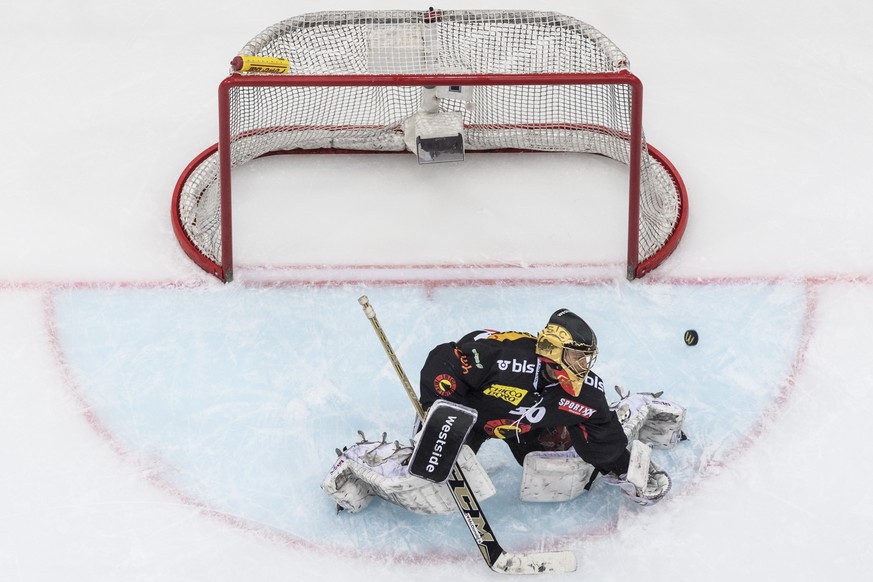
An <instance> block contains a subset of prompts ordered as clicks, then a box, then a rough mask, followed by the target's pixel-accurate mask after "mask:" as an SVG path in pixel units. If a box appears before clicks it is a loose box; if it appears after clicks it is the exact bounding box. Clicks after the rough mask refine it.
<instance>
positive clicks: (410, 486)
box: [321, 432, 496, 515]
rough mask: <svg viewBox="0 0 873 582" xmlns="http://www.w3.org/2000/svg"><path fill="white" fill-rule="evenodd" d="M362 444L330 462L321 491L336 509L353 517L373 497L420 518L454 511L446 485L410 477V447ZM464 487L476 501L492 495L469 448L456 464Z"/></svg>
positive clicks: (486, 475) (396, 444)
mask: <svg viewBox="0 0 873 582" xmlns="http://www.w3.org/2000/svg"><path fill="white" fill-rule="evenodd" d="M358 434H360V435H361V441H360V442H358V443H356V444H354V445H352V446H350V447H347V448H346V449H345V450H342V451H340V450H339V449H338V450H337V453H338V455H339V457H338V458H337V460H336V462H334V464H333V467H331V469H330V471H329V472H328V474H327V476H326V477H325V478H324V481H323V482H322V483H321V488H322V489H323V490H324V492H325V493H327V495H328V496H329V497H330V498H332V499H333V500H334V501H335V502H336V504H337V506H338V508H342V509H345V510H347V511H350V512H352V513H355V512H358V511H361V510H362V509H364V508H365V507H367V505H369V504H370V502H371V501H372V500H373V498H374V497H381V498H382V499H384V500H385V501H388V502H390V503H394V504H395V505H399V506H400V507H403V508H404V509H408V510H409V511H412V512H415V513H421V514H428V515H430V514H445V513H453V512H455V511H457V505H456V504H455V500H454V498H453V497H452V494H451V492H450V491H449V488H448V486H447V485H446V484H445V483H433V482H431V481H427V480H425V479H422V478H420V477H416V476H415V475H411V474H410V473H409V466H408V463H409V458H410V456H412V451H413V448H412V447H411V446H401V445H400V443H398V442H397V441H394V442H387V441H386V439H385V435H384V434H383V435H382V440H381V441H379V442H371V441H368V440H367V439H366V438H365V437H364V435H363V433H360V432H359V433H358ZM457 462H458V464H459V465H460V466H461V470H462V471H464V475H465V477H466V478H467V482H468V483H469V485H470V487H471V488H472V489H473V493H474V494H475V495H476V498H477V499H479V500H482V499H487V498H488V497H491V496H492V495H494V493H496V489H495V488H494V485H493V484H492V483H491V479H489V478H488V474H487V473H486V472H485V470H484V469H483V468H482V466H481V465H480V464H479V461H477V460H476V455H475V454H474V453H473V451H472V450H471V449H470V447H468V446H466V445H464V446H463V447H462V448H461V452H460V454H459V455H458V459H457Z"/></svg>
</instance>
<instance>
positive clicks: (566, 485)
mask: <svg viewBox="0 0 873 582" xmlns="http://www.w3.org/2000/svg"><path fill="white" fill-rule="evenodd" d="M523 467H524V472H523V473H522V478H521V491H520V493H519V497H521V500H522V501H535V502H557V501H569V500H571V499H575V498H577V497H579V495H581V494H582V493H584V492H585V486H586V485H587V484H588V481H589V480H590V479H591V474H592V473H593V472H594V467H593V466H591V465H589V464H588V463H586V462H585V461H583V460H582V459H581V458H579V455H577V454H576V451H574V450H569V451H535V452H533V453H528V454H527V455H525V457H524V465H523Z"/></svg>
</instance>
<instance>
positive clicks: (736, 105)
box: [0, 0, 873, 581]
mask: <svg viewBox="0 0 873 582" xmlns="http://www.w3.org/2000/svg"><path fill="white" fill-rule="evenodd" d="M396 7H397V6H396V5H395V4H391V3H387V2H382V1H379V2H376V1H368V2H365V3H361V2H339V3H335V4H332V5H330V6H329V7H328V6H324V5H322V4H318V3H314V2H295V3H294V5H293V6H289V5H288V4H287V3H281V2H272V1H267V2H263V3H261V4H259V5H258V7H257V10H254V9H242V8H240V5H239V4H238V3H229V2H212V3H209V5H208V9H207V8H206V5H205V4H201V3H197V2H181V3H180V2H165V1H160V0H159V1H157V2H150V3H146V4H137V5H125V4H123V3H107V2H99V1H91V2H80V3H75V4H67V3H62V2H56V1H54V0H47V1H46V2H42V3H37V4H32V3H31V4H27V3H16V4H14V5H13V6H12V7H7V9H6V10H5V11H4V18H3V20H2V22H0V46H2V48H3V49H4V54H6V55H11V57H10V60H9V62H7V68H6V70H5V73H4V75H5V79H6V82H5V83H4V88H5V89H6V90H5V91H3V92H2V93H0V104H2V107H0V127H2V128H3V133H2V135H3V137H2V139H0V154H2V157H3V159H4V163H3V164H2V165H0V185H2V194H0V196H2V200H3V212H2V213H0V248H2V249H3V250H2V251H0V260H2V266H3V275H2V277H0V321H2V322H3V326H2V332H0V353H2V354H3V356H2V357H0V383H2V390H0V443H3V444H2V446H0V462H2V467H3V471H2V472H0V474H2V477H0V498H2V499H3V500H4V501H5V503H4V504H3V509H2V510H0V521H2V523H3V528H2V529H0V572H2V577H3V579H4V580H28V581H31V580H57V579H66V580H88V581H92V580H162V581H166V580H204V581H205V580H210V581H224V580H227V581H230V580H240V579H249V580H274V579H284V578H286V577H287V578H292V579H297V578H300V579H310V580H336V579H347V578H352V577H353V578H355V579H360V580H370V579H379V580H408V579H409V578H413V577H414V578H416V579H419V580H422V581H426V580H445V579H450V578H458V577H463V579H470V580H478V579H483V580H484V579H486V578H491V577H493V576H495V574H493V573H492V572H490V571H488V570H487V568H485V566H484V565H483V564H482V563H481V559H480V558H479V557H478V556H477V555H475V550H474V547H473V544H472V541H471V540H470V539H469V533H468V532H467V531H466V528H465V527H464V526H463V525H462V524H461V523H460V518H458V517H457V516H445V517H434V518H424V517H421V516H414V515H410V514H407V513H405V512H402V511H400V510H398V509H396V508H394V507H392V506H390V505H388V504H384V503H380V502H377V503H374V504H373V505H372V506H371V507H369V508H368V509H366V510H365V511H364V512H362V513H360V514H358V515H350V514H339V515H336V514H334V512H333V508H332V506H331V504H330V502H329V500H328V499H327V498H326V497H325V496H324V495H322V494H321V492H320V491H319V490H318V488H317V484H318V482H319V481H320V479H321V478H322V477H323V475H324V472H325V471H326V469H327V468H328V467H329V465H330V463H331V462H332V458H333V455H334V453H333V449H334V447H336V446H341V445H343V444H349V443H350V442H351V441H352V440H354V439H355V437H356V434H355V431H356V430H357V429H362V430H364V432H365V433H366V434H367V435H368V436H378V434H379V433H381V432H382V431H387V432H388V433H389V438H397V439H405V438H407V437H408V432H409V428H410V426H409V425H410V423H411V419H412V410H411V408H410V407H409V404H408V402H407V401H406V397H405V395H404V394H403V393H402V390H401V388H400V386H399V384H398V382H397V379H396V377H395V376H394V371H393V369H392V368H391V367H390V365H389V364H388V363H387V361H386V359H385V356H384V353H383V352H382V350H381V347H380V346H379V344H378V342H377V340H376V338H375V337H374V336H373V333H372V330H371V329H370V327H369V323H368V322H367V321H366V318H365V317H364V316H363V315H362V314H361V310H360V306H359V305H358V303H357V297H358V296H359V295H361V294H363V293H366V294H367V295H368V296H369V297H370V300H371V301H372V302H373V304H374V306H375V307H376V309H377V311H378V313H379V317H380V320H381V322H382V324H383V326H384V328H385V330H386V332H387V333H388V334H389V337H390V339H391V341H392V343H393V345H394V347H395V349H396V351H397V353H398V356H399V357H400V359H401V361H402V362H403V364H404V366H406V369H407V373H408V374H409V375H410V377H411V378H412V379H413V381H415V378H416V377H417V374H418V368H419V366H420V363H421V361H422V359H423V357H424V355H425V354H426V352H427V350H429V349H430V347H432V346H433V345H434V344H435V343H438V342H441V341H445V340H448V339H454V338H456V337H458V336H459V335H460V334H463V333H464V332H466V331H469V330H471V329H475V328H478V327H480V326H487V327H493V328H503V329H520V330H527V331H535V330H537V329H538V328H539V327H541V326H542V324H543V322H544V320H545V319H546V318H547V317H548V315H549V314H550V313H551V312H552V311H553V310H554V309H556V308H558V307H562V306H566V307H570V308H573V309H575V310H577V311H579V312H580V313H582V314H584V316H585V317H586V319H588V320H589V321H590V322H591V324H592V325H593V327H594V328H595V329H596V330H597V333H598V337H599V338H600V340H601V349H602V355H601V357H600V358H599V359H598V362H597V369H598V371H599V372H600V374H601V375H602V376H603V377H604V378H605V380H606V381H607V382H608V385H610V386H611V385H612V384H622V385H624V386H626V387H628V388H629V389H631V390H665V391H666V395H667V396H668V397H671V398H673V399H675V400H676V401H677V402H680V403H682V404H684V405H686V406H688V408H689V417H688V424H687V428H688V432H689V435H690V436H691V440H690V441H688V442H687V443H684V444H682V445H681V446H680V447H678V448H677V449H675V450H673V451H670V452H664V451H655V453H654V454H655V458H656V460H658V461H660V462H661V463H662V464H664V465H665V466H666V467H667V468H668V469H669V470H670V472H671V474H672V475H673V476H674V479H675V483H676V485H675V491H674V492H673V494H672V495H671V496H670V497H669V498H668V499H667V500H665V501H664V502H663V503H661V504H659V505H657V506H655V507H651V508H647V509H638V508H637V507H635V506H630V505H629V504H628V503H627V502H626V501H624V500H622V499H620V497H619V496H618V495H617V494H616V493H617V492H616V491H614V490H612V489H608V488H606V487H601V486H596V487H595V488H594V489H593V490H592V491H591V492H590V493H589V494H586V495H584V496H582V497H580V498H579V499H577V500H576V501H574V502H571V503H566V504H562V505H555V506H543V505H532V504H523V503H521V502H519V501H517V487H518V481H519V477H520V475H519V469H518V467H517V466H516V465H515V462H514V461H513V460H512V459H511V457H510V456H509V455H507V454H506V451H505V450H504V447H502V446H501V445H500V443H488V445H486V447H484V448H483V451H482V460H483V463H484V464H485V466H486V468H487V469H488V470H489V472H490V473H491V474H492V477H493V478H494V481H495V483H496V484H497V486H498V489H499V493H498V495H497V496H495V497H494V498H492V499H489V500H488V501H486V502H485V503H484V504H483V505H484V509H485V511H486V514H487V515H488V518H489V520H490V521H491V523H492V525H493V527H494V529H495V532H496V533H497V535H498V537H499V539H500V541H501V543H502V544H503V545H504V546H505V547H506V548H507V549H508V550H513V551H516V550H517V551H522V550H548V549H570V550H573V551H575V552H576V554H577V557H578V559H579V572H578V573H576V574H573V575H567V576H564V577H559V578H567V579H570V578H574V579H575V578H576V577H583V576H584V577H585V579H589V580H636V579H650V578H651V577H652V576H658V577H665V578H669V579H671V580H695V581H696V580H701V579H706V580H736V579H738V578H742V579H765V578H769V579H774V580H788V579H791V580H811V579H818V578H821V577H823V576H828V577H834V578H841V579H848V580H853V579H861V577H862V576H863V575H864V574H865V573H866V572H867V571H868V570H869V567H870V566H871V558H870V553H869V549H868V548H867V546H868V545H869V540H870V539H871V538H873V511H871V509H870V506H869V504H867V503H865V502H864V495H865V494H864V489H863V487H862V486H860V485H859V484H861V483H865V482H869V481H870V479H871V478H873V475H871V469H870V466H869V464H868V463H865V462H863V459H861V458H860V457H859V455H860V452H859V451H860V449H861V447H860V446H859V443H862V442H865V439H866V437H867V433H868V432H869V430H868V429H867V418H866V417H867V414H866V411H868V410H870V407H871V404H873V402H871V401H873V396H871V391H870V378H871V377H873V364H871V360H870V359H869V357H868V355H867V354H868V352H869V351H870V347H871V345H870V339H869V333H868V330H869V329H871V328H873V293H871V285H873V245H870V243H869V230H870V227H871V222H870V216H871V210H873V206H871V202H870V196H869V186H868V180H867V177H866V173H865V172H864V169H865V167H866V165H867V163H868V160H867V155H866V154H867V153H868V150H869V148H868V147H866V141H865V138H864V136H865V135H868V134H869V133H870V131H871V130H873V113H871V110H870V108H869V104H868V101H869V95H870V94H871V80H870V79H873V71H871V68H873V65H871V64H870V61H869V60H867V59H865V58H864V57H863V55H866V54H869V53H870V41H869V34H868V31H867V26H866V23H867V22H869V20H870V17H871V15H873V9H871V8H870V7H868V6H866V5H864V4H862V3H860V2H854V1H851V0H839V1H837V2H832V3H827V4H821V3H817V4H804V5H798V4H797V3H795V2H788V1H787V0H779V1H776V2H770V3H766V4H764V5H762V4H761V3H752V2H749V1H748V0H743V1H741V2H721V1H719V2H715V3H707V4H705V5H704V4H699V5H689V4H688V3H682V2H678V1H676V0H666V1H664V2H659V3H657V4H652V3H644V2H631V3H629V4H623V5H622V7H621V9H620V10H616V4H615V3H614V2H607V1H601V0H597V1H592V2H587V3H585V5H577V4H574V3H569V2H565V1H561V2H556V3H553V4H552V5H550V6H548V7H547V8H548V9H553V10H557V11H560V12H565V13H567V14H571V15H573V16H576V17H578V18H580V19H582V20H585V21H588V22H591V23H592V24H594V25H596V26H598V27H599V28H600V29H601V30H603V31H604V32H605V33H606V34H607V36H609V37H610V38H611V39H612V40H613V41H615V42H616V44H617V45H618V46H620V47H621V48H622V49H623V50H624V51H625V52H626V53H627V54H628V55H629V56H630V58H631V64H632V69H633V70H634V72H635V73H636V74H637V75H638V76H640V77H641V78H642V80H643V82H644V85H645V87H646V110H645V118H644V125H645V128H646V136H647V139H648V140H649V141H650V142H651V143H652V144H653V145H654V146H656V147H657V148H658V149H660V150H661V151H663V152H664V153H665V154H666V155H667V156H668V157H669V158H670V159H671V160H672V161H673V162H674V163H675V164H676V166H677V167H678V168H679V171H680V173H681V174H682V176H683V178H684V179H685V181H686V183H687V185H688V189H689V195H690V197H691V220H690V222H689V226H688V230H687V232H686V235H685V237H684V239H683V241H682V243H681V245H680V247H679V249H678V250H677V251H676V253H675V254H674V255H673V257H671V258H670V260H668V262H667V263H665V264H664V265H663V266H662V267H661V268H660V269H658V270H657V271H656V272H654V273H652V274H651V275H650V276H648V277H647V278H645V279H643V280H641V281H637V282H633V283H629V282H627V281H625V280H624V279H623V271H624V269H623V265H622V263H623V256H624V252H625V249H624V248H623V244H624V243H623V239H624V213H625V212H626V202H625V201H624V200H623V199H622V198H621V194H620V193H621V189H622V188H623V181H624V177H623V174H622V169H621V167H620V166H615V165H613V164H612V163H611V162H609V161H608V160H600V159H594V160H584V161H578V163H576V160H574V159H571V158H568V157H565V156H537V157H532V158H519V157H517V156H494V157H489V156H478V157H477V156H472V155H471V156H468V160H467V161H465V162H464V164H463V165H460V166H449V165H439V166H432V167H420V166H418V164H416V162H415V159H414V157H412V156H410V157H408V158H406V157H404V156H388V157H389V158H391V159H379V160H378V161H376V160H371V159H370V157H369V156H367V157H366V158H367V159H362V158H361V157H352V158H348V157H345V156H340V157H331V159H330V160H324V159H316V158H312V157H306V156H302V157H301V156H295V158H296V159H295V160H287V159H281V158H274V159H269V160H261V161H258V162H255V163H253V164H252V165H251V167H250V168H246V171H245V172H243V173H241V175H240V178H239V179H240V183H239V188H238V189H237V191H238V192H245V193H246V194H248V195H245V196H238V198H237V200H236V201H235V204H236V208H235V210H236V211H237V213H236V217H237V219H238V220H237V223H236V226H237V231H236V234H237V238H236V250H237V252H238V254H237V259H238V261H239V266H240V269H239V271H238V279H237V281H236V282H235V283H234V284H233V285H231V286H222V285H221V284H219V283H217V282H216V281H214V280H212V279H211V278H210V277H209V276H207V275H205V274H203V273H202V272H200V271H199V270H198V269H197V268H196V267H194V266H193V265H192V264H191V263H190V261H188V259H187V258H186V257H185V256H184V254H183V253H182V252H181V250H180V249H179V247H178V245H177V243H176V241H175V239H174V237H173V235H172V229H171V227H170V222H169V200H170V193H171V190H172V187H173V184H174V183H175V180H176V179H177V177H178V175H179V174H180V173H181V171H182V169H183V168H184V166H185V165H186V164H187V163H188V161H189V160H190V159H192V158H193V157H194V156H195V155H196V154H197V153H199V152H200V151H202V150H203V149H205V148H206V147H207V146H208V145H210V144H211V143H213V142H214V141H215V121H214V120H215V116H216V104H215V87H216V86H217V83H218V81H219V80H220V79H221V78H222V77H223V76H224V75H225V74H226V72H227V63H228V61H229V59H230V57H231V56H232V55H233V54H235V53H236V51H237V50H238V49H239V47H241V46H242V45H243V44H244V43H245V42H246V41H247V40H248V39H249V38H251V37H252V36H254V34H256V33H257V32H258V31H260V30H261V29H263V28H264V27H265V26H267V25H269V24H272V23H273V22H276V21H279V20H281V19H283V18H286V17H288V16H291V15H294V14H299V13H304V12H310V11H315V10H323V9H359V8H372V9H378V8H396ZM442 7H443V8H465V7H470V6H469V5H464V4H459V3H453V2H449V3H448V4H444V5H443V6H442ZM475 7H476V8H505V7H507V8H521V9H530V8H536V7H533V6H531V5H530V4H525V3H520V2H509V3H507V2H501V3H499V4H497V3H494V2H490V1H486V2H484V3H483V2H480V3H479V4H477V5H476V6H475ZM24 56H26V57H27V58H23V57H24ZM812 73H814V74H812ZM422 176H424V178H422ZM313 192H314V194H313ZM612 192H617V193H618V195H616V196H610V193H612ZM555 196H557V198H556V197H555ZM544 202H545V203H544ZM534 203H539V204H536V205H534ZM389 210H390V211H389ZM567 217H573V218H574V219H575V220H574V222H573V225H574V226H575V228H572V229H571V228H569V227H568V226H567V225H568V222H567V220H566V219H567ZM544 262H551V263H555V264H559V265H560V264H563V265H575V267H573V268H572V269H569V270H564V271H562V270H561V269H558V270H557V271H554V270H553V271H550V270H536V269H530V268H527V265H529V264H531V263H536V264H541V263H544ZM373 265H377V266H380V267H377V268H374V267H373ZM562 273H563V274H564V275H568V274H569V275H568V278H569V279H570V282H568V281H561V280H560V279H561V274H562ZM556 275H557V276H556ZM270 282H272V283H274V284H269V283H270ZM688 328H694V329H697V331H698V332H699V333H700V344H699V345H698V346H696V347H694V348H689V347H687V346H685V344H684V343H682V334H683V332H684V331H685V329H688Z"/></svg>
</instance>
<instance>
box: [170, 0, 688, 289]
mask: <svg viewBox="0 0 873 582" xmlns="http://www.w3.org/2000/svg"><path fill="white" fill-rule="evenodd" d="M242 57H245V59H246V61H247V62H248V61H250V60H251V58H252V57H254V60H255V62H256V63H257V62H262V61H258V59H259V58H263V57H267V58H268V59H266V61H267V62H270V61H269V59H276V62H279V63H282V62H285V63H288V64H289V67H288V70H287V71H284V70H283V69H281V68H280V69H272V71H273V72H270V71H269V70H268V71H267V72H264V69H263V68H260V69H259V68H258V67H254V69H253V70H249V71H245V70H236V69H239V68H240V63H241V61H242V59H241V58H242ZM234 65H235V66H234V67H232V69H231V74H230V75H229V76H228V77H227V78H226V79H225V80H224V81H223V82H221V84H220V86H219V92H218V93H219V107H218V109H219V136H218V143H217V144H216V145H215V146H212V147H211V148H208V149H207V150H206V151H204V152H203V153H202V154H200V155H199V156H198V157H197V158H195V159H194V160H193V161H192V162H191V163H190V164H189V165H188V167H187V168H186V169H185V171H184V172H183V174H182V176H181V177H180V178H179V181H178V183H177V186H176V189H175V191H174V195H173V213H172V214H173V224H174V229H175V232H176V236H177V238H178V239H179V242H180V244H181V245H182V247H183V249H184V250H185V252H186V253H187V254H188V255H189V256H190V257H191V258H192V259H193V260H194V261H195V262H196V263H197V264H198V265H199V266H200V267H201V268H203V269H205V270H206V271H208V272H210V273H212V274H213V275H215V276H217V277H218V278H220V279H222V280H223V281H230V280H231V279H232V278H233V244H232V240H233V236H232V235H233V229H232V213H231V175H232V172H233V169H234V168H235V167H238V166H240V165H242V164H245V163H246V162H249V161H250V160H253V159H255V158H258V157H260V156H264V155H267V154H273V153H313V152H336V151H342V152H364V151H381V152H392V151H405V150H406V151H413V152H416V148H417V147H419V146H420V145H421V144H424V143H426V142H427V143H431V144H433V143H437V144H439V143H441V142H439V140H434V141H431V142H428V139H429V138H431V137H433V136H434V135H438V134H440V133H441V131H442V133H444V134H447V135H448V137H449V138H450V147H449V150H450V153H451V156H453V157H454V158H457V157H458V156H459V155H460V157H463V153H464V152H476V151H518V150H523V151H551V152H580V153H594V154H601V155H604V156H608V157H609V158H612V159H614V160H617V161H619V162H622V163H625V164H627V165H628V166H629V168H630V171H629V188H628V194H629V205H628V207H629V217H628V249H627V276H628V278H630V279H633V278H636V277H640V276H642V275H643V274H645V273H646V272H648V271H650V270H651V269H653V268H655V267H656V266H657V265H658V264H660V263H661V262H662V261H663V260H664V259H665V258H666V257H667V256H668V255H669V254H670V253H671V252H672V251H673V249H674V248H675V246H676V244H677V243H678V241H679V239H680V238H681V236H682V232H683V230H684V226H685V220H686V216H687V197H686V194H685V189H684V186H683V184H682V180H681V178H680V177H679V174H678V173H677V172H676V170H675V168H674V167H673V166H672V164H671V163H670V162H669V161H668V160H667V159H666V158H665V157H664V156H663V155H662V154H660V153H659V152H658V151H657V150H655V149H654V148H653V147H651V146H649V145H647V143H646V141H645V138H644V135H643V129H642V84H641V83H640V81H639V79H638V78H637V77H635V76H634V75H633V74H632V73H631V72H630V70H629V68H628V59H627V57H626V56H625V55H624V54H623V53H622V51H621V50H619V49H618V48H617V47H616V46H615V45H614V44H613V43H612V42H611V41H610V40H609V39H608V38H606V37H605V36H604V35H603V34H602V33H600V32H599V31H598V30H597V29H595V28H593V27H592V26H590V25H588V24H586V23H584V22H580V21H579V20H576V19H574V18H570V17H567V16H563V15H560V14H556V13H551V12H531V11H502V10H501V11H492V10H453V11H448V10H446V11H434V10H430V11H426V12H414V11H378V12H374V11H358V12H319V13H312V14H306V15H302V16H298V17H294V18H290V19H288V20H284V21H282V22H279V23H278V24H275V25H274V26H271V27H269V28H267V29H266V30H264V31H263V32H262V33H261V34H259V35H258V36H256V37H255V38H254V39H253V40H252V41H250V42H249V43H248V44H246V45H245V46H244V47H243V48H242V50H241V51H240V52H239V55H238V57H237V58H235V59H234ZM244 68H245V66H243V69H244ZM276 70H279V71H281V73H280V74H276V73H275V71H276ZM429 120H437V121H438V123H436V126H437V130H436V134H433V133H432V132H431V133H426V132H427V131H432V128H431V129H423V128H426V127H429V125H428V123H429ZM426 122H428V123H426ZM430 125H433V124H430ZM456 130H457V131H456ZM420 138H421V139H422V141H419V139H420ZM451 140H462V146H461V148H462V149H461V151H460V152H459V151H458V149H457V146H458V143H457V141H455V142H452V141H451ZM437 147H440V146H437ZM417 153H418V155H419V159H420V160H421V159H422V158H423V157H425V158H426V157H427V155H428V152H421V151H418V152H417ZM431 153H432V154H433V157H436V156H437V155H438V154H440V153H444V152H440V151H436V152H431Z"/></svg>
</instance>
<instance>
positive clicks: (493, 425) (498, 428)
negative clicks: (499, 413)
mask: <svg viewBox="0 0 873 582" xmlns="http://www.w3.org/2000/svg"><path fill="white" fill-rule="evenodd" d="M530 428H531V427H530V425H529V424H525V423H522V422H516V421H514V420H510V419H508V418H499V419H495V420H490V421H488V422H486V423H485V426H484V427H483V429H484V430H485V434H487V435H488V436H490V437H492V438H495V439H506V438H509V437H511V436H514V435H516V434H524V433H526V432H530Z"/></svg>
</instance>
